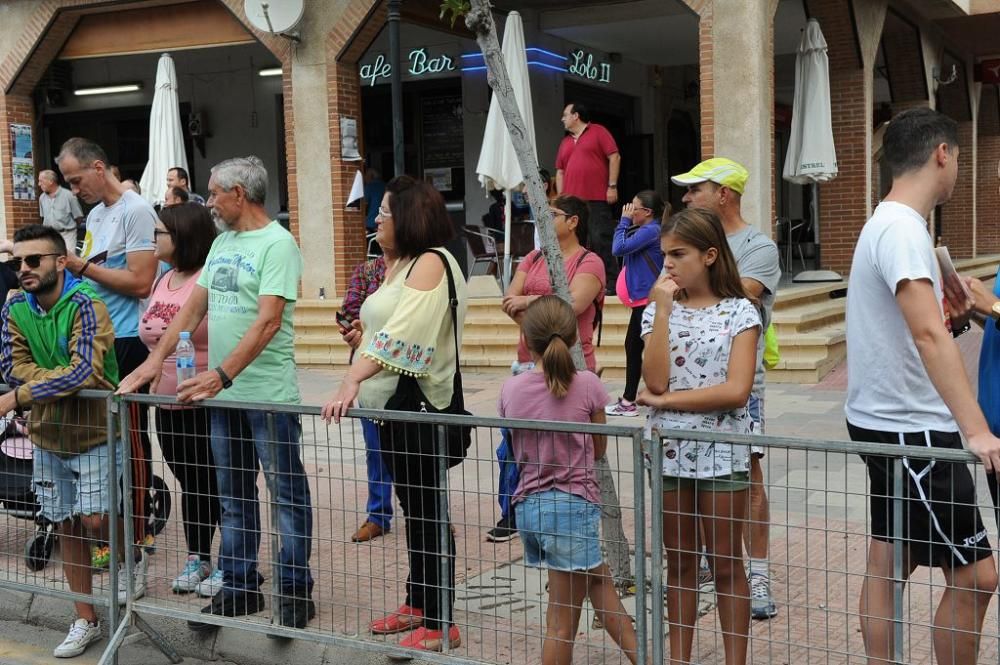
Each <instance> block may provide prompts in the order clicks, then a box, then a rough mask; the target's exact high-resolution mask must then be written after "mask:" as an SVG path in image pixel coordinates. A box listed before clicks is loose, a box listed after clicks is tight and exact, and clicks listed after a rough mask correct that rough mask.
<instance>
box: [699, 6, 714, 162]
mask: <svg viewBox="0 0 1000 665" xmlns="http://www.w3.org/2000/svg"><path fill="white" fill-rule="evenodd" d="M703 12H704V13H702V14H701V16H700V18H699V21H698V68H699V79H700V89H701V95H700V97H701V98H700V100H699V102H700V110H701V158H702V159H703V160H705V159H709V158H711V157H714V156H715V75H714V74H713V68H714V67H715V48H714V46H713V43H714V40H713V39H712V6H711V5H707V6H706V7H705V9H704V10H703Z"/></svg>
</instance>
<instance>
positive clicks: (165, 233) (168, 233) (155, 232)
mask: <svg viewBox="0 0 1000 665" xmlns="http://www.w3.org/2000/svg"><path fill="white" fill-rule="evenodd" d="M172 235H174V234H173V232H172V231H166V230H164V229H153V236H154V237H155V236H172Z"/></svg>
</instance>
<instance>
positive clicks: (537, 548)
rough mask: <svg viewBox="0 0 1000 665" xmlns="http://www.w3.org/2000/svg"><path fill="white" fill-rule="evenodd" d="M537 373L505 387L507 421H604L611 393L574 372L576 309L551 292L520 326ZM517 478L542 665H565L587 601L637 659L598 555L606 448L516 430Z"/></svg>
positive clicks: (598, 439) (591, 440)
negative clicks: (540, 624)
mask: <svg viewBox="0 0 1000 665" xmlns="http://www.w3.org/2000/svg"><path fill="white" fill-rule="evenodd" d="M521 327H522V331H523V337H524V339H525V341H526V343H527V346H528V350H529V352H530V353H531V359H532V360H533V361H534V363H535V369H534V370H532V371H530V372H525V373H523V374H520V375H518V376H514V377H511V378H510V379H507V381H506V382H504V385H503V388H501V390H500V399H499V404H498V411H499V413H500V415H501V416H503V417H505V418H517V419H523V420H558V421H564V422H578V423H588V422H592V423H603V422H605V418H604V405H605V404H607V403H608V393H607V391H605V390H604V386H603V385H601V381H600V379H599V378H598V377H597V376H596V375H595V374H593V373H592V372H577V371H576V368H575V367H574V366H573V358H572V356H571V355H570V347H571V346H572V345H573V344H574V343H575V342H576V335H577V332H576V328H577V321H576V315H575V313H574V312H573V308H572V307H570V306H569V305H568V304H567V303H565V302H563V301H562V300H560V299H559V298H557V297H555V296H542V297H541V298H539V299H537V300H535V301H534V302H533V303H531V304H530V305H529V306H528V308H527V309H526V310H525V312H524V317H523V319H522V322H521ZM512 447H513V453H514V459H515V461H516V463H517V465H518V467H519V468H520V480H519V481H518V484H517V491H516V493H515V496H514V501H513V502H514V511H515V514H516V523H517V527H518V531H519V532H520V536H521V542H522V543H523V544H524V559H525V563H527V564H528V565H529V566H534V567H538V568H547V569H548V571H549V606H548V612H547V614H546V632H545V643H544V645H543V647H542V663H543V665H553V664H555V663H568V662H570V661H571V660H572V657H573V641H574V638H575V636H576V629H577V625H578V624H579V622H580V611H581V607H582V605H583V600H584V598H587V597H589V598H590V602H591V604H593V606H594V609H595V610H596V611H597V615H598V616H599V617H600V619H601V622H602V623H603V625H604V627H605V630H607V631H608V634H609V635H610V636H611V638H612V639H613V640H615V642H617V643H618V645H619V646H620V647H621V648H622V650H624V652H625V655H626V656H627V657H628V659H629V660H630V661H632V663H635V662H636V635H635V629H634V628H633V627H632V621H631V619H630V618H629V617H628V615H627V614H626V612H625V608H624V607H623V606H622V602H621V599H620V598H619V597H618V593H617V592H616V591H615V587H614V584H613V583H612V581H611V576H610V573H609V571H608V566H607V564H606V563H604V561H603V559H602V556H601V543H600V534H599V528H600V516H601V510H600V505H599V504H600V490H599V488H598V485H597V477H596V475H595V474H594V461H595V460H597V459H600V458H601V457H602V456H603V455H604V452H605V449H606V448H607V440H606V439H605V437H603V436H597V435H594V436H591V435H589V434H570V433H563V432H556V433H553V432H534V431H527V430H515V431H513V433H512Z"/></svg>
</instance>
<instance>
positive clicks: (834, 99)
mask: <svg viewBox="0 0 1000 665" xmlns="http://www.w3.org/2000/svg"><path fill="white" fill-rule="evenodd" d="M853 7H854V9H855V10H857V9H859V7H863V8H865V9H866V11H865V12H858V11H852V5H851V3H849V2H845V1H844V0H808V10H809V15H810V16H812V17H813V18H816V19H818V20H819V22H820V26H821V27H822V29H823V35H824V37H825V38H826V41H827V45H828V49H827V55H828V57H829V60H830V98H831V113H832V115H833V118H832V120H833V140H834V145H835V146H836V150H837V165H838V167H839V171H840V174H839V175H838V176H837V178H836V179H834V180H833V181H831V182H828V183H823V184H822V185H820V186H819V207H820V215H819V238H820V259H821V263H822V267H823V268H828V269H831V270H836V271H837V272H840V273H846V272H847V271H848V270H849V269H850V266H851V258H852V256H853V253H854V245H855V242H856V241H857V237H858V234H859V233H860V231H861V227H862V226H864V223H865V221H867V219H868V216H869V210H870V208H871V202H870V198H871V180H872V178H871V172H872V164H871V135H872V95H873V93H872V89H873V75H872V67H871V64H870V63H871V62H873V61H874V58H875V53H876V51H877V48H878V38H879V36H880V35H881V32H882V21H884V19H885V10H886V4H885V3H884V2H881V3H879V2H872V3H869V4H865V5H858V3H854V5H853ZM866 63H868V64H866Z"/></svg>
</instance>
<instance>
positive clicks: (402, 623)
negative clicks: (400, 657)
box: [323, 176, 466, 651]
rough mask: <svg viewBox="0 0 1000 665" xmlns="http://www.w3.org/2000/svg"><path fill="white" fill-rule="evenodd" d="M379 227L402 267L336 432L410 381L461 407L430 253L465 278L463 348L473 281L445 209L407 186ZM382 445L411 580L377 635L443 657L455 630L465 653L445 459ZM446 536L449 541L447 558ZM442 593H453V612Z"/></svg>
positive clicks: (336, 407)
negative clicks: (404, 379)
mask: <svg viewBox="0 0 1000 665" xmlns="http://www.w3.org/2000/svg"><path fill="white" fill-rule="evenodd" d="M375 225H376V226H375V240H376V241H377V242H378V244H379V245H381V246H382V248H383V249H385V250H386V255H387V256H389V255H394V256H397V257H399V258H397V259H396V260H395V261H387V262H386V273H385V279H384V281H383V282H382V286H380V287H379V289H378V290H377V291H375V293H373V294H372V295H370V296H369V297H368V299H367V300H365V302H364V304H363V305H362V306H361V333H362V334H361V337H360V339H357V338H355V339H353V340H349V341H350V342H353V343H354V344H357V345H358V348H360V349H361V353H360V355H359V356H358V358H357V359H356V360H355V361H354V364H353V365H351V368H350V370H348V372H347V376H346V377H345V378H344V381H343V383H342V384H341V385H340V389H339V390H338V391H337V394H336V395H335V396H334V397H333V398H332V399H331V400H330V401H329V402H327V403H326V405H325V406H324V407H323V417H324V418H325V419H326V420H327V421H328V422H329V420H330V419H333V420H334V421H336V422H338V423H339V422H340V418H341V417H342V416H343V415H344V414H345V412H346V411H347V409H348V408H349V407H350V406H351V405H352V404H353V403H354V402H355V400H357V403H358V405H359V406H361V407H363V408H366V409H384V408H385V405H386V402H387V401H388V400H389V398H390V397H391V396H392V394H393V393H394V392H395V391H396V384H397V383H398V381H399V377H400V375H401V374H409V375H411V376H414V377H416V379H417V383H418V384H419V386H420V389H421V390H422V391H423V393H424V395H426V396H427V398H428V399H429V400H430V401H431V403H432V404H433V406H434V407H436V408H438V409H444V408H446V407H447V406H448V405H449V404H450V403H451V397H452V390H453V387H452V379H453V377H454V375H455V371H456V369H457V363H456V354H455V341H454V339H453V333H452V317H451V312H450V307H449V300H448V279H447V276H446V275H445V269H444V263H443V262H442V261H441V259H440V258H439V257H438V256H437V255H435V254H433V253H427V250H429V249H432V248H433V249H437V250H438V251H440V252H442V253H443V254H444V255H445V256H446V257H447V259H448V263H449V266H450V268H451V272H452V275H454V276H455V277H456V279H455V286H456V289H457V296H458V312H457V323H458V339H459V344H461V338H462V323H463V322H464V321H465V311H466V291H465V280H464V279H461V274H462V273H461V271H460V269H459V266H458V264H457V263H456V262H455V259H454V257H452V256H451V254H449V253H448V252H447V250H445V249H444V248H443V247H442V245H444V244H445V243H446V242H447V241H448V240H450V239H451V237H452V235H453V234H454V227H453V226H452V222H451V219H450V218H449V217H448V212H447V210H445V207H444V199H442V198H441V195H440V194H439V193H438V192H437V190H435V189H434V188H433V187H432V186H431V185H430V184H428V183H426V182H423V181H418V180H415V179H413V178H411V177H409V176H400V177H397V178H395V179H393V180H391V181H390V182H389V184H388V185H387V186H386V193H385V196H384V197H383V198H382V205H381V206H380V207H379V211H378V216H377V217H376V218H375ZM380 444H381V450H382V458H383V460H384V461H385V463H386V466H387V467H388V469H389V472H390V474H391V475H392V478H393V481H394V483H395V487H396V496H397V497H398V498H399V504H400V506H401V507H402V508H403V514H404V515H405V516H406V546H407V550H408V551H409V564H410V574H409V577H408V578H407V581H406V601H405V602H404V603H403V605H402V606H401V607H400V608H399V609H397V610H396V611H395V612H393V613H392V614H390V615H389V616H386V617H384V618H381V619H378V620H376V621H373V622H372V624H371V626H370V627H371V631H372V632H373V633H375V634H380V635H387V634H391V633H401V632H404V631H408V630H414V629H416V630H414V632H413V633H412V634H411V635H409V636H407V637H406V639H404V640H403V641H402V642H401V646H405V647H409V648H413V649H422V650H428V651H440V650H441V648H442V643H443V640H444V628H445V627H446V626H447V627H448V641H449V646H452V647H454V646H458V645H459V644H460V637H459V631H458V627H457V626H455V625H453V623H452V609H453V605H454V595H455V591H454V590H455V539H454V536H453V535H452V533H451V528H450V524H449V522H448V515H447V514H443V515H442V514H441V511H440V498H441V497H440V492H441V491H442V490H441V477H440V474H439V472H438V456H437V455H436V454H435V451H433V450H432V449H430V445H429V442H428V445H427V448H428V449H426V450H421V449H420V448H421V447H423V446H424V442H423V441H419V442H414V441H409V442H407V441H381V442H380ZM407 444H408V446H407ZM439 529H444V530H445V533H446V535H447V548H446V549H445V551H442V548H441V537H440V535H441V534H440V532H439ZM442 557H444V558H445V559H446V561H447V571H448V572H447V578H446V579H441V558H442ZM442 587H443V588H445V589H447V601H446V602H444V603H442V600H441V589H442Z"/></svg>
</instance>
